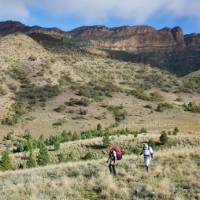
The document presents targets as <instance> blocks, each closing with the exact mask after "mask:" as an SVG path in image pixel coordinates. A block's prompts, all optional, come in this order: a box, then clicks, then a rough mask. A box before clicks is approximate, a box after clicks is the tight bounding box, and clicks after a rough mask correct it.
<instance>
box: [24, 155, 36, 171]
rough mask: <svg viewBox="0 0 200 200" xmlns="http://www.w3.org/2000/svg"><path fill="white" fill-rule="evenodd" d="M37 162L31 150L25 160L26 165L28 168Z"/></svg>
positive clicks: (34, 165)
mask: <svg viewBox="0 0 200 200" xmlns="http://www.w3.org/2000/svg"><path fill="white" fill-rule="evenodd" d="M36 165H37V163H36V159H35V156H34V155H33V153H32V152H31V153H30V155H29V157H28V159H27V162H26V166H27V167H28V168H33V167H36Z"/></svg>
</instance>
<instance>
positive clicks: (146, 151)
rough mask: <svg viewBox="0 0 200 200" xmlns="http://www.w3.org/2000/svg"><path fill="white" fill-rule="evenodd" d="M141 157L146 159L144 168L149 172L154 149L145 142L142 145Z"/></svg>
mask: <svg viewBox="0 0 200 200" xmlns="http://www.w3.org/2000/svg"><path fill="white" fill-rule="evenodd" d="M140 155H143V157H144V167H145V169H146V171H147V172H148V171H149V165H150V161H151V159H152V158H153V149H152V148H151V147H150V146H149V145H148V144H147V143H146V142H145V143H143V145H142V151H141V153H140Z"/></svg>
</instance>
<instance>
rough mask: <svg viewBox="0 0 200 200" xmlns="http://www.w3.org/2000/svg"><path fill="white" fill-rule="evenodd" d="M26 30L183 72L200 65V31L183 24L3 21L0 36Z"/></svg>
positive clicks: (134, 60)
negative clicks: (69, 25) (66, 25)
mask: <svg viewBox="0 0 200 200" xmlns="http://www.w3.org/2000/svg"><path fill="white" fill-rule="evenodd" d="M18 31H20V32H24V33H26V34H30V35H31V34H37V33H39V34H45V35H49V36H51V37H56V38H63V37H66V38H68V39H69V40H70V42H71V43H73V44H74V45H76V46H80V47H86V48H87V49H89V51H90V52H91V53H95V54H99V55H102V56H105V55H106V56H109V57H112V58H116V59H122V60H128V61H132V62H143V63H149V64H152V65H155V66H158V67H162V68H165V69H168V70H170V71H172V72H175V73H176V74H178V75H184V74H187V73H189V72H191V71H195V70H199V69H200V58H199V57H200V56H199V55H200V34H188V35H184V34H183V32H182V29H181V28H180V27H174V28H163V29H160V30H156V29H155V28H153V27H151V26H123V27H117V28H108V27H106V26H83V27H80V28H76V29H74V30H72V31H70V32H64V31H62V30H60V29H57V28H43V27H39V26H33V27H30V26H25V25H24V24H22V23H20V22H12V21H7V22H1V23H0V36H3V35H6V34H9V33H13V32H18Z"/></svg>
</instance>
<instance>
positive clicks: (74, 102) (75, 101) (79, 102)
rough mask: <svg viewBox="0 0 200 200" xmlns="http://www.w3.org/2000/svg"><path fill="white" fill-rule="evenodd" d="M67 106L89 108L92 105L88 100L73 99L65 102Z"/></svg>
mask: <svg viewBox="0 0 200 200" xmlns="http://www.w3.org/2000/svg"><path fill="white" fill-rule="evenodd" d="M65 104H66V105H68V106H75V105H78V106H85V107H86V106H88V105H89V104H90V100H89V99H86V98H81V99H74V98H71V99H70V100H69V101H68V102H65Z"/></svg>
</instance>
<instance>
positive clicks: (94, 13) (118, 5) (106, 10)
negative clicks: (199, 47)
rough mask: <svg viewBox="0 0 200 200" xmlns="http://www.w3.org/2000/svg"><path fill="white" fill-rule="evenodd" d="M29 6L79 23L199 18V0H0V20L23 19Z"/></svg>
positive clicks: (28, 15) (197, 21)
mask: <svg viewBox="0 0 200 200" xmlns="http://www.w3.org/2000/svg"><path fill="white" fill-rule="evenodd" d="M33 7H34V8H35V9H37V8H40V9H42V10H43V11H44V12H46V13H47V14H48V15H51V16H58V17H73V18H78V19H80V23H84V22H91V23H97V22H98V23H99V22H104V21H106V20H110V19H111V18H116V19H120V20H129V22H130V21H131V22H132V23H146V21H147V20H148V19H149V18H150V17H152V16H154V15H157V16H161V17H162V16H169V17H173V18H174V19H175V18H181V17H189V18H190V19H192V20H194V23H196V24H198V23H199V21H200V0H0V10H1V12H0V20H4V19H9V18H10V19H19V20H21V19H27V18H28V17H30V13H31V12H32V8H33ZM33 17H34V16H33Z"/></svg>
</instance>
